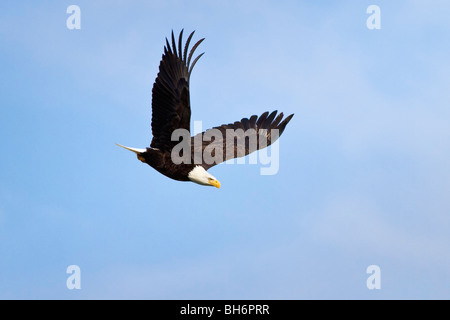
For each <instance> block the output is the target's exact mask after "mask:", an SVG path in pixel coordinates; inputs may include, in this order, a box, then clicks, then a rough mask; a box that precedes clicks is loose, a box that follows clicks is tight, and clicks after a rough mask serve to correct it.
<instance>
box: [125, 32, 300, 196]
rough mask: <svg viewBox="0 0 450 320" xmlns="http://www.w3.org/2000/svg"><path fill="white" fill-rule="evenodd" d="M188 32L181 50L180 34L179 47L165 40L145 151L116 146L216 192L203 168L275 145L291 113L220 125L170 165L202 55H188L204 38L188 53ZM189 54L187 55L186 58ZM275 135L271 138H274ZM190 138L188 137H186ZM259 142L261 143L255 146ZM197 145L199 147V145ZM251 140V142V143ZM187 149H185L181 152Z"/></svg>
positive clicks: (186, 122)
mask: <svg viewBox="0 0 450 320" xmlns="http://www.w3.org/2000/svg"><path fill="white" fill-rule="evenodd" d="M193 35H194V32H192V33H191V34H190V35H189V37H188V39H187V40H186V43H185V44H184V49H182V48H183V40H182V37H183V30H182V31H181V32H180V35H179V37H178V45H177V43H176V41H175V37H174V34H173V32H172V39H171V40H172V44H169V41H168V40H167V38H166V46H165V47H164V54H163V56H162V59H161V62H160V65H159V72H158V75H157V77H156V79H155V82H154V84H153V89H152V121H151V125H152V134H153V138H152V141H151V143H150V147H149V148H146V149H137V148H130V147H125V146H122V145H119V144H118V146H120V147H123V148H125V149H127V150H130V151H132V152H134V153H135V154H136V155H137V157H138V159H139V160H140V161H142V162H144V163H146V164H148V165H150V166H151V167H152V168H154V169H155V170H156V171H158V172H159V173H161V174H163V175H165V176H166V177H169V178H171V179H174V180H177V181H192V182H195V183H197V184H201V185H205V186H214V187H217V188H220V183H219V182H218V181H217V179H216V178H214V177H213V176H212V175H211V174H210V173H209V172H207V170H208V169H210V168H211V167H213V166H214V165H217V164H219V163H222V162H224V161H227V160H229V159H232V158H237V157H243V156H246V155H248V154H250V153H252V152H254V151H256V150H259V149H261V148H265V147H267V146H269V145H270V144H272V143H273V142H274V141H276V140H277V139H278V138H279V136H281V134H282V133H283V131H284V129H285V128H286V125H287V124H288V123H289V121H290V120H291V119H292V117H293V114H291V115H289V116H288V117H286V118H284V116H283V113H280V114H278V115H277V111H273V112H272V113H270V114H269V112H264V113H263V114H262V115H260V116H259V117H258V116H256V115H253V116H251V117H250V118H243V119H241V120H240V121H236V122H234V123H229V124H223V125H221V126H218V127H214V128H212V129H209V130H206V131H204V132H202V133H200V134H199V135H197V136H195V137H190V141H188V149H187V150H188V152H190V154H187V160H188V161H183V162H181V163H179V162H178V161H174V160H173V159H174V158H173V157H174V154H173V152H172V151H174V148H175V147H176V146H177V144H178V143H180V141H179V140H176V139H174V140H173V139H172V137H173V134H174V132H175V131H176V130H179V129H181V130H185V131H186V132H188V134H189V133H190V121H191V106H190V95H189V79H190V75H191V72H192V69H193V67H194V65H195V64H196V63H197V61H198V59H200V57H201V56H202V55H203V53H202V54H200V55H198V56H197V57H196V58H195V59H194V60H192V58H193V54H194V52H195V50H196V49H197V47H198V46H199V45H200V43H202V41H203V40H204V38H203V39H200V40H199V41H197V42H196V43H195V44H194V46H193V47H192V49H191V50H190V51H189V44H190V42H191V40H192V37H193ZM188 51H189V54H188ZM230 132H231V133H232V134H236V137H237V139H234V138H233V139H231V140H230V139H226V135H227V134H229V133H230ZM275 132H276V134H275ZM189 135H190V134H189ZM211 135H214V136H217V135H219V136H222V137H223V139H217V137H216V138H215V139H213V140H212V139H211ZM262 140H264V143H262V144H261V143H260V142H261V141H262ZM199 141H200V143H199ZM252 142H253V143H252ZM211 147H214V148H216V149H215V150H220V151H221V152H220V154H215V151H214V152H213V153H212V155H213V156H214V155H215V156H216V157H215V158H214V159H215V161H214V163H211V162H210V161H207V160H205V159H203V158H201V159H200V161H198V159H197V157H196V156H197V155H198V154H200V155H203V154H204V153H205V151H208V150H209V149H211ZM185 151H186V150H185Z"/></svg>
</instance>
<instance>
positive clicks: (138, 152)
mask: <svg viewBox="0 0 450 320" xmlns="http://www.w3.org/2000/svg"><path fill="white" fill-rule="evenodd" d="M116 145H117V146H119V147H121V148H124V149H127V150H130V151H131V152H134V153H136V154H137V155H139V154H141V153H144V152H146V151H147V149H138V148H130V147H125V146H123V145H121V144H118V143H116Z"/></svg>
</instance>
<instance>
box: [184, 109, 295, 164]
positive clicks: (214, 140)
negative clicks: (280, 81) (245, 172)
mask: <svg viewBox="0 0 450 320" xmlns="http://www.w3.org/2000/svg"><path fill="white" fill-rule="evenodd" d="M293 116H294V115H293V114H291V115H289V116H288V117H286V118H285V119H284V120H283V113H282V112H281V113H280V114H279V115H278V116H277V111H273V112H272V113H270V114H269V112H265V113H263V114H262V115H261V116H259V117H258V116H256V115H253V116H251V117H250V119H247V118H243V119H242V120H241V121H236V122H234V123H230V124H224V125H221V126H219V127H214V128H212V129H208V130H206V131H204V132H202V133H200V134H198V135H196V136H194V137H192V138H191V148H192V152H193V155H194V163H199V162H200V161H201V166H202V167H203V168H205V170H208V169H209V168H211V167H213V166H215V165H216V164H219V163H222V162H225V161H227V160H229V159H234V158H240V157H244V156H246V155H248V154H250V153H252V152H254V151H256V150H260V149H263V148H265V147H268V146H270V145H271V144H272V143H273V142H275V141H276V140H277V139H278V138H279V137H280V136H281V134H282V133H283V131H284V129H285V128H286V125H287V124H288V123H289V121H291V119H292V117H293ZM275 130H276V131H275ZM219 153H221V154H219ZM195 157H197V159H195Z"/></svg>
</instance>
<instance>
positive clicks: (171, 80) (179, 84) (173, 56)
mask: <svg viewBox="0 0 450 320" xmlns="http://www.w3.org/2000/svg"><path fill="white" fill-rule="evenodd" d="M193 35H194V32H192V33H191V34H190V35H189V38H188V40H187V42H186V45H185V48H184V54H182V37H183V30H182V31H181V32H180V35H179V38H178V48H177V45H176V42H175V37H174V34H173V32H172V39H171V40H172V46H171V45H170V44H169V41H168V40H167V38H166V46H165V47H164V54H163V56H162V60H161V63H160V65H159V73H158V76H157V78H156V80H155V83H154V84H153V89H152V134H153V139H152V142H151V144H150V146H151V147H152V148H158V149H160V150H171V149H172V147H173V146H174V144H176V143H177V142H176V141H171V136H172V133H173V131H174V130H175V129H178V128H182V129H186V130H188V131H189V130H190V121H191V107H190V96H189V78H190V74H191V71H192V68H193V66H194V64H195V62H197V60H198V58H199V57H200V56H201V55H200V56H199V57H197V58H196V59H195V60H194V63H193V64H192V66H191V65H190V60H191V57H192V55H193V54H194V51H195V49H196V48H197V47H198V45H199V44H200V43H201V42H202V41H203V40H204V39H201V40H199V41H198V42H197V43H196V44H195V45H194V47H193V48H192V50H191V51H190V53H189V59H188V60H186V54H187V51H188V47H189V43H190V41H191V39H192V36H193Z"/></svg>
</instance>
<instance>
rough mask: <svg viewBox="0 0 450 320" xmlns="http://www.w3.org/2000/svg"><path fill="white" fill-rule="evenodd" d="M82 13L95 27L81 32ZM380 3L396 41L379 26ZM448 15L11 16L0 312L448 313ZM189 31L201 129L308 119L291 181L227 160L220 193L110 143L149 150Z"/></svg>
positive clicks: (197, 12)
mask: <svg viewBox="0 0 450 320" xmlns="http://www.w3.org/2000/svg"><path fill="white" fill-rule="evenodd" d="M71 4H76V5H78V6H79V7H80V9H81V30H68V29H67V28H66V19H67V17H68V16H69V15H68V14H67V13H66V9H67V7H68V6H69V5H71ZM372 4H376V5H378V6H379V7H380V8H381V30H369V29H367V27H366V19H367V18H368V17H369V15H368V14H367V13H366V9H367V7H368V6H369V5H372ZM449 14H450V4H449V3H448V2H446V1H431V2H430V1H418V0H417V1H395V2H394V1H358V2H356V1H321V2H317V1H283V2H280V1H245V2H244V1H190V2H182V1H164V2H161V1H95V2H94V1H75V2H69V1H58V3H57V4H56V2H55V1H2V2H1V4H0V43H1V50H0V69H1V73H0V99H1V100H0V105H1V108H0V133H1V137H2V151H1V157H0V298H2V299H53V298H56V299H81V298H84V299H103V298H106V299H108V298H114V299H449V298H450V255H449V247H450V235H449V232H448V230H449V228H450V216H449V215H450V200H449V197H448V195H449V194H450V170H449V169H450V168H449V164H450V161H449V160H450V149H449V147H448V145H449V144H448V141H449V138H450V130H449V128H450V109H449V105H450V103H449V102H450V94H449V90H448V88H449V87H450V80H449V77H448V74H449V72H450V69H449V64H448V57H449V54H450V45H449V41H448V34H449V31H450V23H449V20H448V16H449ZM181 28H184V29H185V33H187V32H190V31H192V30H196V34H195V39H200V38H202V37H206V40H205V41H204V42H203V43H202V45H201V47H200V48H199V49H198V50H199V51H198V52H203V51H204V52H205V55H204V56H203V57H202V58H201V59H200V61H199V62H198V63H197V65H196V67H195V69H194V72H193V74H192V77H191V104H192V120H201V121H203V126H204V127H205V128H206V127H212V126H216V125H220V124H222V123H229V122H232V121H236V120H239V119H241V118H242V117H248V116H250V115H252V114H261V113H262V112H264V111H266V110H275V109H277V110H280V111H283V112H284V113H286V114H289V113H295V117H294V118H293V120H292V121H291V123H290V124H289V125H288V127H287V129H286V131H285V133H284V134H283V136H282V137H281V139H280V170H279V172H278V174H277V175H273V176H261V175H260V166H258V165H219V166H217V167H214V168H212V169H211V173H212V174H213V175H214V176H215V177H217V178H218V179H219V180H220V181H221V183H222V188H221V189H220V190H218V189H215V188H205V187H202V186H198V185H195V184H193V183H181V182H176V181H172V180H170V179H167V178H166V177H164V176H162V175H160V174H159V173H157V172H156V171H154V170H153V169H151V168H150V167H148V166H146V165H144V164H142V163H140V162H139V161H137V160H136V158H135V157H134V156H133V155H132V154H131V153H128V152H126V151H125V150H123V149H120V148H118V147H117V146H115V143H116V142H118V143H122V144H125V145H130V146H134V147H145V146H147V145H148V144H149V143H150V140H151V131H150V115H151V110H150V104H151V87H152V84H153V81H154V79H155V77H156V74H157V70H158V65H159V61H160V58H161V55H162V52H163V46H164V38H165V37H166V36H169V35H170V32H171V30H172V29H173V30H174V31H175V32H178V31H179V30H180V29H181ZM69 265H78V266H79V267H80V269H81V286H82V289H81V290H68V289H67V287H66V279H67V277H68V276H69V275H68V274H66V268H67V267H68V266H69ZM369 265H378V266H380V269H381V285H382V288H381V290H368V289H367V287H366V280H367V278H368V276H369V275H368V274H367V273H366V268H367V267H368V266H369Z"/></svg>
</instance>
